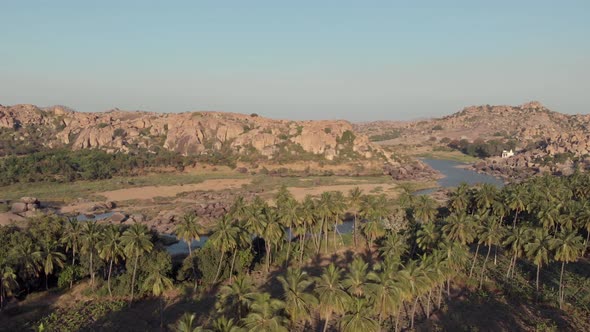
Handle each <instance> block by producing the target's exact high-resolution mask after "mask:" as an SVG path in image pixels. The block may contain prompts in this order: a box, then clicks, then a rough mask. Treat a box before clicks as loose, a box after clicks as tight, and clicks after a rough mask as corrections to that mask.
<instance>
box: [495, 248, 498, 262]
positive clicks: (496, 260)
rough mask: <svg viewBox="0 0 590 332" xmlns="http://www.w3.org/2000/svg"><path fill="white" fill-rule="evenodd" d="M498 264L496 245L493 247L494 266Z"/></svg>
mask: <svg viewBox="0 0 590 332" xmlns="http://www.w3.org/2000/svg"><path fill="white" fill-rule="evenodd" d="M496 265H498V247H497V246H496V247H494V266H496Z"/></svg>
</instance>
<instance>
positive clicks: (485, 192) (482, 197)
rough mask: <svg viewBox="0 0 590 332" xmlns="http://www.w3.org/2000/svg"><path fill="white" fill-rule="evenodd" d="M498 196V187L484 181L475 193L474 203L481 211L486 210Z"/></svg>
mask: <svg viewBox="0 0 590 332" xmlns="http://www.w3.org/2000/svg"><path fill="white" fill-rule="evenodd" d="M497 198H498V189H497V188H496V186H494V185H493V184H489V183H484V184H483V185H482V186H481V188H479V190H478V191H477V192H476V193H475V203H476V205H477V207H478V208H479V209H480V210H481V211H487V210H489V208H490V207H492V204H493V203H494V201H495V200H496V199H497Z"/></svg>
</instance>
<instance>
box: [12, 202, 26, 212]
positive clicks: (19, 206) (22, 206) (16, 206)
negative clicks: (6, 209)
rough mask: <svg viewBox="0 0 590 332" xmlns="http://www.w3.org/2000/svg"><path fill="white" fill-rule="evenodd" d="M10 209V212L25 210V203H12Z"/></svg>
mask: <svg viewBox="0 0 590 332" xmlns="http://www.w3.org/2000/svg"><path fill="white" fill-rule="evenodd" d="M10 211H11V212H12V213H24V212H27V203H23V202H16V203H12V207H11V209H10Z"/></svg>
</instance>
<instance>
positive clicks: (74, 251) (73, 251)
mask: <svg viewBox="0 0 590 332" xmlns="http://www.w3.org/2000/svg"><path fill="white" fill-rule="evenodd" d="M75 264H76V246H72V269H74V266H75ZM74 271H75V270H74ZM73 286H74V276H72V279H70V288H72V287H73Z"/></svg>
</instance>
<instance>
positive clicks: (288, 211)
mask: <svg viewBox="0 0 590 332" xmlns="http://www.w3.org/2000/svg"><path fill="white" fill-rule="evenodd" d="M278 202H279V200H278V199H277V204H278ZM277 212H278V220H279V223H280V224H281V225H282V226H283V227H284V228H287V229H289V234H287V259H286V260H285V264H286V265H289V256H290V253H291V242H292V235H291V234H292V233H293V228H294V227H295V226H297V225H298V224H299V220H300V216H299V203H298V202H297V200H296V199H295V198H293V197H292V196H291V194H290V193H289V196H287V199H283V200H282V203H281V205H280V206H277Z"/></svg>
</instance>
